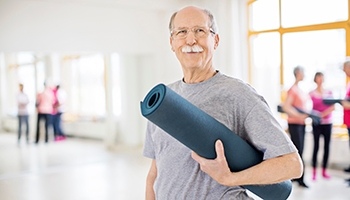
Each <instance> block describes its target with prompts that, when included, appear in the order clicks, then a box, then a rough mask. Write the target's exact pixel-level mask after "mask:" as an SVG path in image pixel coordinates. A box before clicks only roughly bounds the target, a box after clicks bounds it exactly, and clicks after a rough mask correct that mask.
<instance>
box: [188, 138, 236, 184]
mask: <svg viewBox="0 0 350 200" xmlns="http://www.w3.org/2000/svg"><path fill="white" fill-rule="evenodd" d="M215 151H216V158H215V159H213V160H211V159H206V158H203V157H201V156H199V155H198V154H197V153H195V152H192V158H193V159H194V160H195V161H197V162H198V163H199V165H200V168H201V170H202V171H204V172H205V173H207V174H208V175H209V176H210V177H212V178H213V179H214V180H215V181H217V182H218V183H220V184H222V185H231V184H232V179H231V176H232V175H233V173H232V172H231V171H230V168H229V167H228V164H227V161H226V157H225V151H224V145H223V144H222V142H221V141H220V140H217V141H216V142H215ZM230 182H231V183H230Z"/></svg>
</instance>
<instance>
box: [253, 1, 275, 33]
mask: <svg viewBox="0 0 350 200" xmlns="http://www.w3.org/2000/svg"><path fill="white" fill-rule="evenodd" d="M250 9H251V11H250V14H251V24H250V27H251V29H252V30H255V31H260V30H268V29H277V28H278V27H279V0H263V1H257V2H255V3H253V4H252V6H251V7H250Z"/></svg>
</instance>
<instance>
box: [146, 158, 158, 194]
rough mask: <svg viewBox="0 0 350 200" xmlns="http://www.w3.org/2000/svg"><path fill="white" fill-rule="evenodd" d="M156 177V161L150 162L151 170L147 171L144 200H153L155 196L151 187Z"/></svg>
mask: <svg viewBox="0 0 350 200" xmlns="http://www.w3.org/2000/svg"><path fill="white" fill-rule="evenodd" d="M156 177H157V166H156V160H155V159H153V160H152V164H151V168H150V169H149V172H148V175H147V179H146V200H155V199H156V196H155V194H154V190H153V185H154V181H155V180H156Z"/></svg>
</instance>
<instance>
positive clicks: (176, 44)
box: [170, 7, 219, 69]
mask: <svg viewBox="0 0 350 200" xmlns="http://www.w3.org/2000/svg"><path fill="white" fill-rule="evenodd" d="M193 27H202V28H205V29H206V30H209V28H210V27H209V17H208V15H207V14H206V13H204V12H203V11H202V10H199V9H197V8H192V7H189V8H185V9H183V10H181V11H179V12H178V13H177V15H176V17H175V19H174V21H173V30H179V29H187V30H189V31H188V34H187V36H186V37H185V38H182V39H178V38H174V37H171V38H170V44H171V49H172V51H174V52H175V54H176V57H177V58H178V60H179V61H180V63H181V65H182V67H183V68H188V69H190V68H205V67H207V66H208V64H209V65H211V61H212V57H213V53H214V50H215V49H216V48H217V45H218V43H219V36H218V35H217V34H216V35H214V34H213V33H211V32H210V31H209V32H207V34H205V35H204V36H202V37H196V36H195V34H194V32H193V31H191V29H192V28H193ZM196 45H198V46H199V47H200V48H197V49H196V50H195V51H186V50H185V52H184V51H183V49H184V47H185V48H186V47H194V46H196ZM188 49H191V48H188ZM198 49H201V50H198Z"/></svg>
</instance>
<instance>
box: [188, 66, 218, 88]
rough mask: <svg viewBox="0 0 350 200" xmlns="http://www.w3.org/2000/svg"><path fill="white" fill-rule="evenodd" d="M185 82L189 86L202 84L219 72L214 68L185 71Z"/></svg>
mask: <svg viewBox="0 0 350 200" xmlns="http://www.w3.org/2000/svg"><path fill="white" fill-rule="evenodd" d="M183 72H184V79H183V80H184V82H185V83H189V84H194V83H200V82H203V81H206V80H208V79H210V78H211V77H213V76H214V75H215V74H216V73H217V71H216V70H215V69H214V68H213V67H210V68H206V69H203V70H202V69H195V70H185V69H184V70H183Z"/></svg>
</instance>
